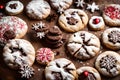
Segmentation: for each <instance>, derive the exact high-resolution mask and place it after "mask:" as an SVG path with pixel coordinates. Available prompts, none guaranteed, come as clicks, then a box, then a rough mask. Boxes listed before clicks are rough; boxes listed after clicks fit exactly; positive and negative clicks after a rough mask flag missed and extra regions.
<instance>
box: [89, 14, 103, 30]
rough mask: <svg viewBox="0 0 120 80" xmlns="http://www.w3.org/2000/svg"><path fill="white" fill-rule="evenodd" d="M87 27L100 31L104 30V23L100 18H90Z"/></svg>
mask: <svg viewBox="0 0 120 80" xmlns="http://www.w3.org/2000/svg"><path fill="white" fill-rule="evenodd" d="M89 26H90V28H91V29H92V30H102V29H104V26H105V23H104V21H103V18H102V17H100V16H92V17H91V18H90V20H89Z"/></svg>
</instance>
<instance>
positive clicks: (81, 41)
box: [67, 31, 100, 60]
mask: <svg viewBox="0 0 120 80" xmlns="http://www.w3.org/2000/svg"><path fill="white" fill-rule="evenodd" d="M67 49H68V51H69V53H70V54H71V55H73V56H74V57H76V58H78V59H81V60H85V59H90V58H92V57H94V56H95V55H96V54H98V53H99V50H100V41H99V39H98V38H97V37H96V36H95V35H94V34H92V33H89V32H87V31H79V32H76V33H74V34H73V35H72V36H71V37H70V38H69V41H68V43H67Z"/></svg>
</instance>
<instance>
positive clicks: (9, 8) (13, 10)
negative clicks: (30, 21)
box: [5, 1, 24, 15]
mask: <svg viewBox="0 0 120 80" xmlns="http://www.w3.org/2000/svg"><path fill="white" fill-rule="evenodd" d="M23 9H24V5H23V4H22V3H21V2H20V1H9V2H8V3H7V4H6V7H5V11H6V12H7V14H9V15H17V14H19V13H21V12H22V11H23Z"/></svg>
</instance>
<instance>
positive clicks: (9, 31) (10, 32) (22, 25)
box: [0, 16, 28, 40]
mask: <svg viewBox="0 0 120 80" xmlns="http://www.w3.org/2000/svg"><path fill="white" fill-rule="evenodd" d="M27 30H28V26H27V24H26V22H25V21H23V20H22V19H20V18H18V17H15V16H6V17H1V19H0V38H5V39H6V40H8V39H11V38H22V37H23V36H24V35H25V34H26V32H27Z"/></svg>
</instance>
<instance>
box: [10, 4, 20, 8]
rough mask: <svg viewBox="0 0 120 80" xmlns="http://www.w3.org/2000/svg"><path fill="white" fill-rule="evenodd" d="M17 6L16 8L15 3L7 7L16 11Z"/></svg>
mask: <svg viewBox="0 0 120 80" xmlns="http://www.w3.org/2000/svg"><path fill="white" fill-rule="evenodd" d="M17 6H18V5H17V4H16V3H14V4H10V5H9V7H10V8H11V9H16V7H17Z"/></svg>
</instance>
